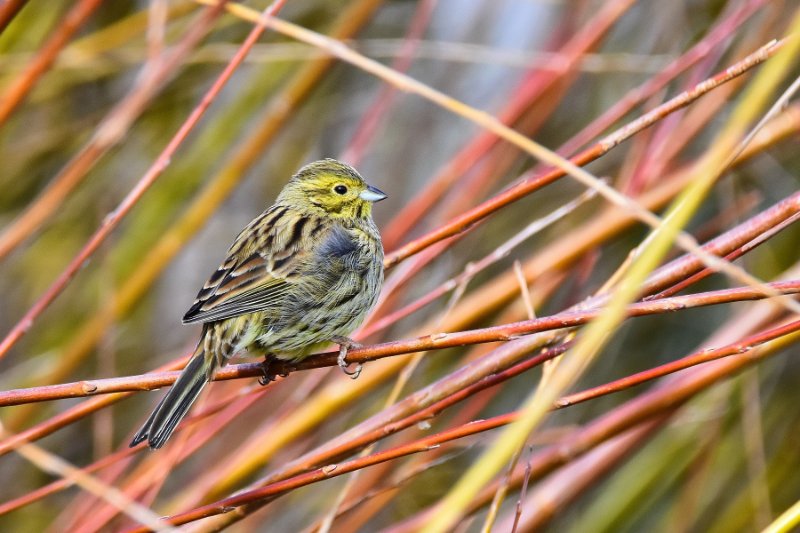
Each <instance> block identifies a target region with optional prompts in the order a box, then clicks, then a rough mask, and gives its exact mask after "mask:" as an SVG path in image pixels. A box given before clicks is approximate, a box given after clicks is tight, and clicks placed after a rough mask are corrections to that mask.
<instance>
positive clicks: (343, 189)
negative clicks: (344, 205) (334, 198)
mask: <svg viewBox="0 0 800 533" xmlns="http://www.w3.org/2000/svg"><path fill="white" fill-rule="evenodd" d="M333 192H335V193H336V194H347V187H345V186H344V185H337V186H336V187H334V188H333Z"/></svg>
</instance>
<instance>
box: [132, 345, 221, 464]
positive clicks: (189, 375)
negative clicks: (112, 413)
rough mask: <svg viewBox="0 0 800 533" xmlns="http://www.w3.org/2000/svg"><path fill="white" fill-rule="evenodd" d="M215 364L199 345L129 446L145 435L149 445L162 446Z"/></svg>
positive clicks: (140, 440)
mask: <svg viewBox="0 0 800 533" xmlns="http://www.w3.org/2000/svg"><path fill="white" fill-rule="evenodd" d="M215 366H216V358H215V357H206V356H205V353H204V352H203V350H202V348H200V347H198V348H197V351H196V352H195V353H194V355H193V356H192V358H191V359H189V362H188V363H187V364H186V367H185V368H184V369H183V372H181V375H180V376H178V379H177V380H176V381H175V384H174V385H172V387H171V388H170V389H169V391H167V395H166V396H164V398H163V399H162V400H161V401H160V402H159V404H158V406H157V407H156V408H155V410H154V411H153V412H152V413H151V414H150V418H148V419H147V422H145V423H144V425H143V426H142V428H141V429H140V430H139V431H138V432H137V433H136V435H135V436H134V437H133V440H132V441H131V443H130V446H131V447H133V446H136V445H137V444H139V443H140V442H142V441H143V440H145V439H147V441H148V444H149V445H150V448H152V449H154V450H155V449H156V448H161V447H162V446H163V445H164V443H165V442H167V440H168V439H169V437H170V436H171V435H172V432H173V431H175V427H176V426H177V425H178V422H180V421H181V419H183V417H184V416H186V413H187V412H188V411H189V408H190V407H191V406H192V404H193V403H194V402H195V400H196V399H197V397H198V396H199V395H200V391H202V390H203V387H205V386H206V383H208V381H209V380H210V379H211V375H212V373H213V371H214V367H215Z"/></svg>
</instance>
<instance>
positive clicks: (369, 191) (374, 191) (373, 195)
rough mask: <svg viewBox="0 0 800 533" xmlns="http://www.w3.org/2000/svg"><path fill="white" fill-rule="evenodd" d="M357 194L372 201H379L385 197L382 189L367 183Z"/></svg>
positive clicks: (365, 199)
mask: <svg viewBox="0 0 800 533" xmlns="http://www.w3.org/2000/svg"><path fill="white" fill-rule="evenodd" d="M358 196H359V197H360V198H361V199H362V200H364V201H367V202H373V203H374V202H380V201H381V200H383V199H385V198H386V194H385V193H384V192H383V191H381V190H380V189H378V188H377V187H373V186H372V185H367V188H366V189H364V190H363V191H361V194H359V195H358Z"/></svg>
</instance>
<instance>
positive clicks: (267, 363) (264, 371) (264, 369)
mask: <svg viewBox="0 0 800 533" xmlns="http://www.w3.org/2000/svg"><path fill="white" fill-rule="evenodd" d="M271 367H272V359H270V358H269V357H265V358H264V361H263V362H262V363H261V377H259V378H258V384H259V385H261V386H262V387H265V386H267V385H269V384H270V383H272V382H273V381H275V380H276V379H278V377H282V378H285V377H286V374H279V373H276V372H274V371H273V370H272V368H271Z"/></svg>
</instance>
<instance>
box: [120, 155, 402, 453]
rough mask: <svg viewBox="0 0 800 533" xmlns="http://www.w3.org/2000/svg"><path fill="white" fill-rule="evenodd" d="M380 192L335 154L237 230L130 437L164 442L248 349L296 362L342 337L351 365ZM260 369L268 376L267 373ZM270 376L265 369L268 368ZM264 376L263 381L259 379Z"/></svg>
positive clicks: (376, 258)
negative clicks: (192, 342)
mask: <svg viewBox="0 0 800 533" xmlns="http://www.w3.org/2000/svg"><path fill="white" fill-rule="evenodd" d="M386 197H387V195H386V194H384V193H383V192H382V191H381V190H379V189H377V188H376V187H373V186H372V185H369V184H367V182H366V181H364V179H363V178H362V177H361V175H360V174H359V173H358V172H357V171H356V170H355V169H354V168H353V167H351V166H350V165H348V164H346V163H342V162H340V161H337V160H335V159H323V160H320V161H315V162H313V163H309V164H307V165H305V166H304V167H302V168H301V169H300V170H298V171H297V173H296V174H294V176H292V177H291V179H290V180H289V181H288V182H287V184H286V185H285V186H284V188H283V190H282V191H281V192H280V194H279V195H278V197H277V199H276V200H275V203H274V204H273V205H272V206H271V207H269V208H268V209H267V210H266V211H264V212H263V213H261V215H259V216H258V217H256V218H255V219H254V220H253V221H252V222H250V224H248V225H247V226H246V227H245V228H244V229H243V230H242V231H241V233H239V235H238V237H236V239H235V240H234V242H233V244H232V245H231V247H230V248H229V249H228V252H227V256H226V258H225V260H224V261H223V262H222V264H221V265H220V266H219V268H218V269H217V270H216V271H215V272H214V273H213V274H212V275H211V277H210V278H209V279H208V281H207V282H206V283H205V284H204V285H203V288H202V289H201V290H200V292H199V293H198V294H197V298H196V299H195V301H194V303H193V304H192V306H191V307H190V308H189V310H188V311H187V312H186V314H185V315H184V317H183V323H185V324H194V323H201V324H202V325H203V330H202V334H201V336H200V340H199V342H198V343H197V347H196V348H195V350H194V352H193V354H192V356H191V357H190V359H189V361H188V363H187V364H186V366H185V367H184V369H183V370H182V372H181V374H180V375H179V376H178V378H177V380H176V381H175V383H174V384H173V385H172V387H171V388H170V389H169V391H168V392H167V394H166V395H165V396H164V398H163V399H162V400H161V401H160V402H159V403H158V405H157V406H156V408H155V410H154V411H153V412H152V414H151V415H150V416H149V418H148V419H147V421H146V422H145V423H144V425H143V426H142V427H141V429H139V431H138V432H137V433H136V434H135V436H134V437H133V439H132V440H131V443H130V446H131V447H133V446H136V445H138V444H139V443H140V442H143V441H145V440H147V443H148V445H149V446H150V448H151V449H157V448H160V447H162V446H163V445H164V444H165V443H166V442H167V440H168V439H169V438H170V436H171V435H172V433H173V431H175V428H176V427H177V425H178V423H179V422H180V421H181V419H183V417H185V416H186V413H187V412H188V411H189V409H190V408H191V406H192V404H193V403H194V402H195V400H197V397H198V396H199V394H200V392H201V391H202V390H203V388H204V387H205V385H206V384H207V383H208V382H209V381H211V379H212V378H213V375H214V371H215V370H216V369H217V368H220V367H222V366H224V365H225V364H227V362H228V360H229V359H230V358H231V357H233V356H234V355H237V354H240V353H243V352H245V351H249V352H251V353H257V354H263V355H264V356H265V368H267V367H268V363H269V361H270V360H273V359H272V358H275V359H278V360H284V361H299V360H301V359H303V358H305V357H307V356H308V355H310V354H311V353H313V352H314V351H316V350H318V349H320V348H322V347H324V346H325V345H328V344H331V343H333V344H338V345H339V357H338V363H339V366H340V367H341V368H342V370H343V371H344V372H345V373H347V374H348V375H350V376H351V377H353V378H356V377H358V373H359V372H360V369H361V367H360V365H358V366H357V367H356V369H355V371H350V370H348V363H347V361H346V357H347V350H348V349H349V348H354V347H358V346H359V345H358V343H356V342H355V341H353V340H352V339H350V338H349V337H348V335H350V334H351V332H352V331H353V330H355V329H356V328H357V327H358V326H359V325H360V324H361V323H362V322H363V320H364V318H365V317H366V316H367V314H368V313H369V311H370V310H371V309H372V308H373V307H374V305H375V303H376V302H377V300H378V296H379V293H380V290H381V286H382V284H383V246H382V244H381V238H380V233H379V232H378V228H377V226H376V225H375V222H374V221H373V220H372V204H373V203H375V202H379V201H381V200H383V199H385V198H386ZM267 375H268V374H267V370H265V376H267ZM269 377H270V379H271V378H272V376H269ZM262 384H263V382H262Z"/></svg>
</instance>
